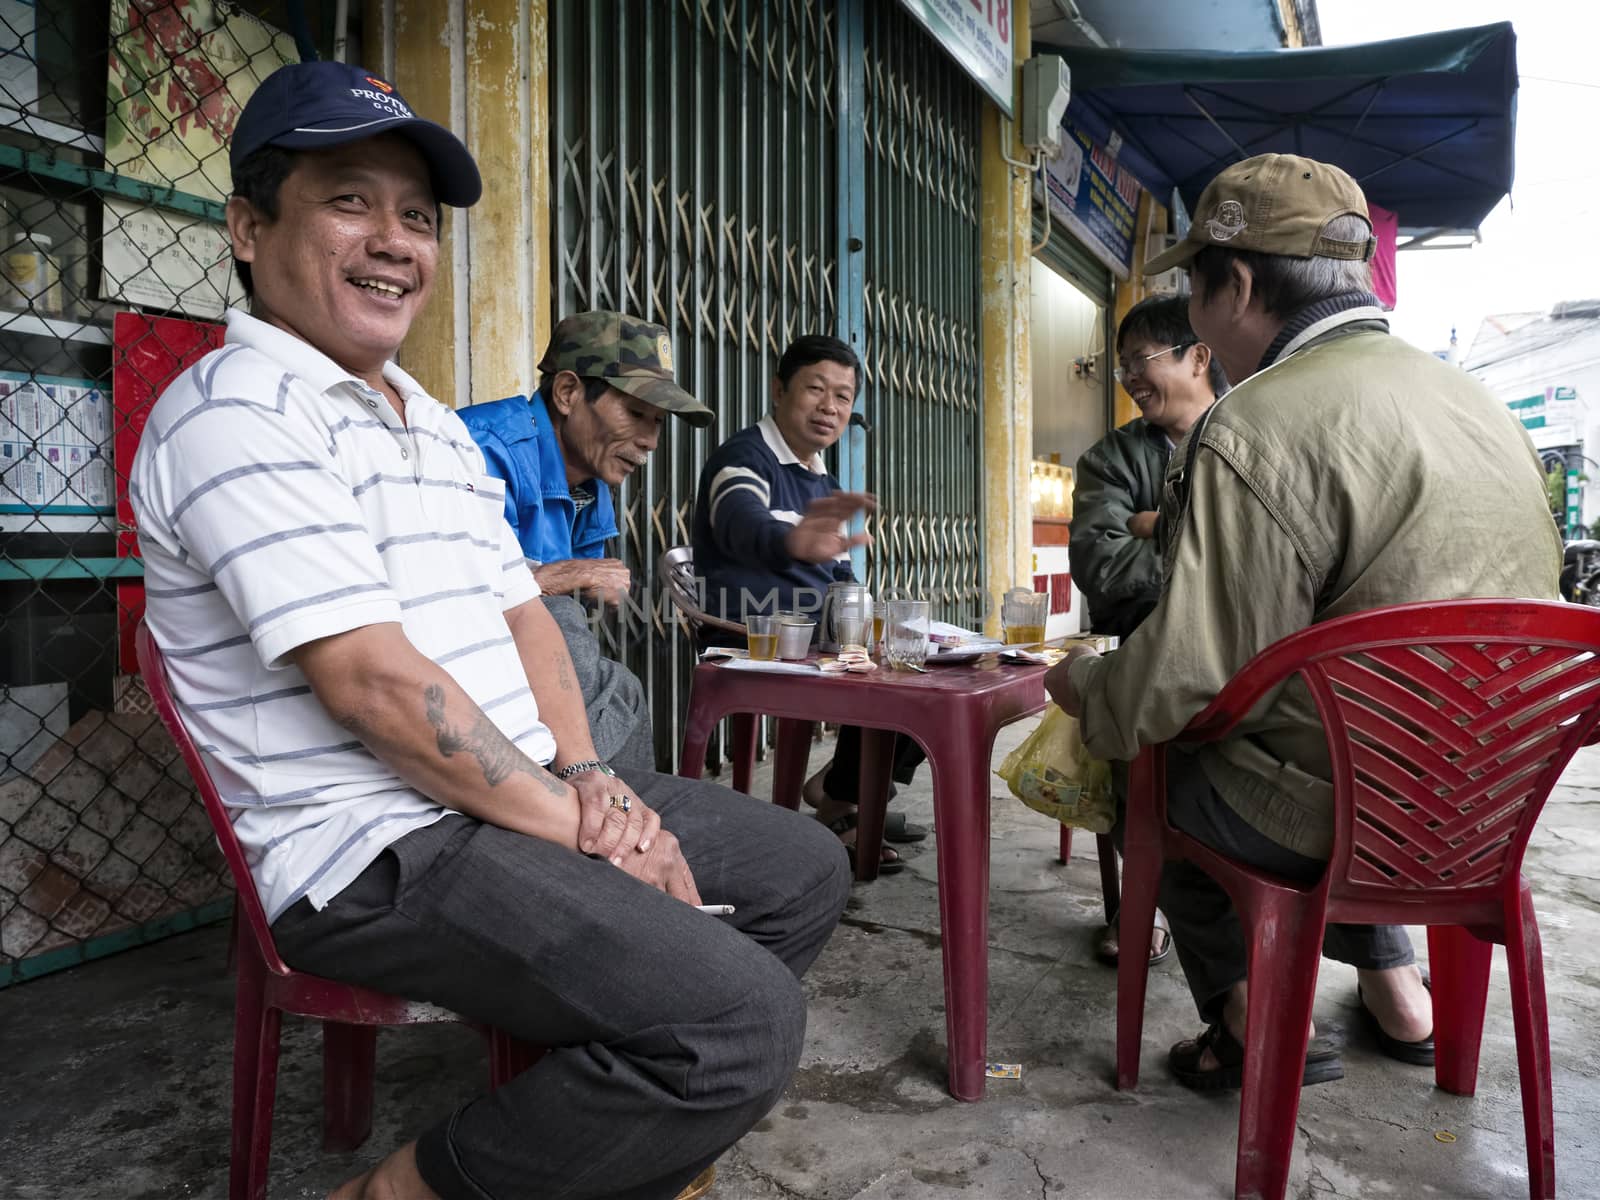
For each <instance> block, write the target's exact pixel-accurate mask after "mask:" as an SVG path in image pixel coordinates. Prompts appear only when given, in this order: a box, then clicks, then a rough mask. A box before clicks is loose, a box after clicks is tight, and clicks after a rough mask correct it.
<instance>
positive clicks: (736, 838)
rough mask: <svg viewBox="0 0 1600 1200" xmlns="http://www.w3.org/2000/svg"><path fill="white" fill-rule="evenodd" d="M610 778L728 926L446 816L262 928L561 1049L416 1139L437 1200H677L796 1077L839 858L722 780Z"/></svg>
mask: <svg viewBox="0 0 1600 1200" xmlns="http://www.w3.org/2000/svg"><path fill="white" fill-rule="evenodd" d="M621 774H622V776H623V778H624V779H626V780H627V782H628V783H629V784H630V785H631V786H632V787H633V788H634V790H635V791H637V792H638V794H639V795H640V796H641V797H642V798H643V799H644V801H645V803H647V804H649V805H650V806H651V807H652V808H654V809H655V810H656V811H657V812H659V813H660V814H661V819H662V822H663V824H664V825H665V827H666V828H668V829H670V830H672V831H673V833H675V834H676V835H677V837H678V839H679V841H680V842H681V844H682V846H683V849H684V853H685V857H686V858H687V859H688V861H689V865H690V867H691V868H692V870H693V871H694V875H695V882H696V884H697V885H698V887H699V889H700V894H701V897H702V898H703V899H704V900H705V901H706V903H708V904H710V903H726V904H732V905H735V906H736V907H737V910H738V911H737V912H736V913H735V915H733V916H732V917H714V916H710V915H708V914H706V913H702V912H697V911H695V910H694V909H693V908H691V907H689V906H688V905H687V904H684V903H683V902H682V901H680V900H675V899H672V898H671V897H669V896H667V895H666V894H665V893H663V892H658V891H656V890H655V889H653V888H651V887H648V886H646V885H645V884H642V883H639V882H638V881H637V880H635V879H633V878H631V877H630V876H628V875H626V874H624V873H623V872H622V871H620V870H618V869H617V868H615V867H613V866H611V865H610V864H609V863H607V862H604V861H596V860H593V859H590V858H586V857H584V856H583V855H580V854H578V853H576V852H574V851H572V850H567V849H564V848H562V847H560V846H557V845H555V844H553V843H550V842H545V841H541V840H539V839H537V838H532V837H528V836H526V835H523V834H517V833H511V832H509V831H508V830H505V829H501V828H499V827H497V826H493V825H485V824H482V823H480V822H477V821H474V820H471V819H469V818H467V817H463V816H460V815H457V814H452V815H450V816H447V817H445V818H444V819H442V820H441V821H439V822H437V823H436V824H434V825H432V826H430V827H428V828H427V829H421V830H418V831H416V832H415V833H411V834H408V835H407V836H405V837H404V838H402V839H400V841H398V842H396V843H394V844H393V845H392V846H391V847H390V848H389V849H388V850H386V851H385V852H384V853H383V854H382V855H381V856H380V857H379V858H378V859H377V860H376V861H375V862H374V863H373V864H372V865H371V866H370V867H369V868H368V869H367V870H366V871H365V872H364V873H363V874H362V875H361V876H360V877H358V878H357V879H356V881H355V882H354V883H352V884H351V885H350V886H349V887H347V888H346V889H345V890H344V891H342V892H341V893H339V895H338V896H336V897H335V898H334V899H333V901H332V902H331V903H330V904H329V905H328V906H327V907H325V908H324V909H322V911H320V912H317V911H315V910H313V909H312V908H311V906H310V904H309V903H308V902H307V901H304V900H302V901H301V902H300V903H298V904H296V905H294V906H293V907H292V908H290V909H289V910H288V911H287V912H285V913H284V914H283V915H282V916H281V917H279V918H278V921H277V922H276V924H275V925H274V926H273V932H274V935H275V936H276V939H277V943H278V949H279V952H280V953H281V954H282V955H283V957H284V959H285V960H286V961H287V962H288V963H290V964H291V965H293V966H294V967H296V968H299V969H301V970H305V971H310V972H314V973H316V974H319V975H324V976H328V977H331V978H334V979H340V980H344V981H347V982H350V983H358V984H363V985H365V986H368V987H374V988H378V989H379V990H382V991H385V992H391V993H394V994H397V995H402V996H406V997H408V998H411V999H417V1000H427V1001H431V1002H433V1003H435V1004H440V1005H443V1006H444V1007H446V1008H449V1009H451V1010H453V1011H455V1012H458V1013H461V1014H462V1015H463V1016H467V1017H470V1018H472V1019H473V1020H476V1021H481V1022H483V1023H485V1024H488V1025H493V1026H495V1027H496V1028H499V1029H503V1030H505V1031H506V1032H508V1033H510V1034H512V1035H513V1036H515V1037H517V1038H519V1039H521V1040H523V1041H526V1042H530V1043H533V1044H535V1045H540V1046H548V1047H551V1050H550V1053H549V1054H547V1055H546V1056H545V1057H544V1058H543V1059H542V1060H541V1061H540V1062H539V1063H537V1064H536V1065H535V1066H534V1067H532V1068H531V1069H530V1070H528V1071H526V1072H524V1073H523V1074H522V1075H520V1076H519V1077H517V1078H516V1079H514V1080H513V1081H511V1082H510V1083H509V1084H507V1085H506V1086H504V1087H501V1088H500V1089H499V1090H497V1091H495V1092H492V1093H488V1094H486V1095H482V1096H479V1097H477V1098H475V1099H473V1100H470V1101H468V1102H467V1103H466V1104H464V1105H463V1106H461V1107H460V1108H458V1109H457V1110H456V1111H455V1112H454V1113H452V1114H450V1115H449V1116H447V1117H446V1118H445V1119H444V1120H442V1121H440V1122H439V1123H438V1124H437V1125H435V1126H434V1127H433V1128H431V1129H429V1130H427V1131H426V1132H424V1133H423V1134H422V1136H421V1138H420V1140H419V1142H418V1147H417V1165H418V1168H419V1169H420V1170H421V1172H422V1176H423V1179H424V1180H425V1181H426V1182H427V1184H428V1186H429V1187H431V1188H432V1189H433V1190H434V1191H436V1192H438V1193H439V1194H440V1195H441V1196H443V1197H445V1200H488V1198H493V1200H514V1198H518V1197H526V1198H529V1200H531V1198H533V1197H538V1198H539V1200H555V1198H557V1197H559V1198H561V1200H578V1198H580V1197H581V1198H589V1197H593V1198H599V1197H608V1198H613V1200H658V1198H659V1200H668V1198H670V1197H673V1196H675V1195H677V1193H678V1192H679V1191H680V1190H681V1189H682V1188H683V1187H684V1185H685V1184H687V1183H688V1182H689V1181H690V1180H691V1179H693V1178H694V1176H695V1175H696V1174H697V1173H698V1172H699V1171H701V1170H703V1169H704V1168H705V1166H706V1165H707V1164H708V1163H710V1162H713V1161H714V1160H715V1159H716V1158H717V1156H718V1155H720V1154H721V1153H722V1152H723V1151H724V1150H726V1149H727V1148H728V1147H729V1146H731V1145H732V1144H733V1143H734V1142H736V1141H737V1140H738V1139H739V1138H740V1137H741V1136H743V1134H744V1133H745V1132H746V1131H747V1130H749V1129H750V1127H751V1126H752V1125H754V1124H755V1123H756V1122H757V1121H759V1120H760V1119H761V1118H762V1117H763V1116H765V1115H766V1113H767V1112H768V1110H770V1109H771V1107H772V1105H773V1104H774V1103H776V1101H777V1099H778V1097H779V1095H780V1094H781V1093H782V1091H783V1089H784V1087H785V1086H786V1085H787V1084H788V1081H789V1077H790V1075H791V1074H792V1073H793V1071H794V1068H795V1064H796V1063H797V1061H798V1060H799V1056H800V1049H801V1043H802V1041H803V1040H804V1035H805V1016H806V1003H805V996H804V994H803V992H802V990H801V988H800V984H799V976H800V975H801V974H802V973H803V972H804V971H805V969H806V968H807V967H808V966H809V965H810V964H811V961H812V959H814V958H815V957H816V955H817V953H818V952H819V951H820V950H821V949H822V946H823V944H824V943H825V942H826V941H827V940H828V937H829V935H830V934H831V933H832V932H833V928H834V925H835V924H836V923H837V922H838V919H839V915H840V913H841V912H842V911H843V909H844V903H845V898H846V896H847V895H848V894H849V888H850V870H849V861H848V859H847V858H846V856H845V852H844V849H843V847H841V846H840V845H839V841H838V839H837V838H835V837H834V836H833V835H832V834H830V833H829V832H828V831H827V830H826V829H824V828H823V827H822V826H821V825H820V824H818V823H817V822H816V821H811V820H807V819H805V818H803V817H800V816H798V815H797V814H795V813H791V812H789V811H788V810H786V809H783V808H778V807H775V806H773V805H770V804H766V803H762V802H760V801H757V800H753V799H751V798H750V797H748V796H743V795H740V794H737V793H735V792H731V791H729V790H728V789H726V788H723V787H719V786H717V785H715V784H710V783H702V782H700V781H697V780H687V779H678V778H676V777H674V776H669V775H656V774H654V773H652V772H647V771H635V770H624V771H623V772H621Z"/></svg>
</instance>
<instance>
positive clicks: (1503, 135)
mask: <svg viewBox="0 0 1600 1200" xmlns="http://www.w3.org/2000/svg"><path fill="white" fill-rule="evenodd" d="M1037 49H1039V50H1041V51H1048V50H1049V47H1043V46H1041V47H1037ZM1053 52H1054V53H1059V54H1061V55H1062V56H1063V57H1065V58H1066V60H1067V62H1068V64H1069V65H1070V67H1071V69H1072V103H1071V105H1070V106H1069V108H1068V110H1067V115H1068V117H1069V119H1071V120H1073V121H1074V122H1075V123H1076V124H1077V125H1078V126H1079V127H1080V128H1082V129H1083V130H1084V131H1085V132H1086V133H1088V134H1090V135H1091V136H1093V137H1095V138H1097V139H1098V140H1100V141H1101V142H1102V143H1105V142H1108V141H1109V140H1110V139H1111V135H1112V134H1113V132H1115V133H1117V134H1120V135H1121V137H1122V148H1121V151H1120V155H1119V157H1120V160H1121V162H1122V163H1123V165H1124V166H1126V167H1128V168H1129V169H1130V170H1131V171H1132V172H1133V173H1134V174H1135V175H1136V176H1137V177H1138V178H1139V180H1140V182H1142V183H1143V184H1144V185H1145V186H1146V187H1147V188H1149V189H1150V190H1151V191H1152V192H1154V193H1155V194H1156V195H1157V196H1161V197H1166V196H1170V195H1171V192H1172V189H1173V188H1176V189H1177V190H1178V192H1179V193H1180V194H1181V195H1182V197H1183V200H1184V203H1185V204H1186V205H1187V206H1188V207H1189V208H1190V210H1191V211H1192V210H1193V207H1194V204H1195V201H1196V200H1197V199H1198V197H1199V195H1200V192H1201V190H1202V189H1203V188H1204V187H1205V185H1206V184H1207V183H1208V182H1209V181H1210V180H1211V178H1212V177H1213V176H1214V175H1215V174H1216V173H1217V172H1218V171H1220V170H1221V169H1222V168H1223V167H1225V166H1227V165H1228V164H1229V163H1231V162H1237V161H1238V160H1239V159H1242V158H1248V157H1250V156H1251V155H1255V154H1264V153H1268V152H1271V151H1276V152H1280V153H1293V154H1303V155H1306V156H1308V157H1310V158H1316V159H1321V160H1322V161H1324V162H1331V163H1334V164H1336V165H1338V166H1340V167H1343V168H1344V169H1345V170H1346V171H1348V172H1349V173H1350V174H1351V175H1352V176H1354V177H1355V179H1356V180H1357V181H1358V182H1359V183H1360V184H1361V186H1362V189H1363V190H1364V191H1365V192H1366V194H1367V197H1368V199H1370V200H1372V201H1373V202H1374V203H1377V204H1380V205H1382V206H1383V207H1384V208H1387V209H1390V210H1392V211H1394V212H1396V213H1398V214H1399V217H1400V223H1401V226H1402V227H1403V228H1404V229H1405V230H1407V231H1413V232H1416V231H1432V230H1472V229H1476V228H1477V226H1478V224H1479V222H1481V221H1482V220H1483V218H1484V217H1485V216H1486V215H1487V214H1488V212H1489V210H1490V209H1492V208H1493V207H1494V206H1495V205H1496V204H1498V203H1499V202H1500V199H1501V198H1502V197H1503V196H1504V195H1505V194H1506V193H1507V192H1508V191H1510V189H1511V179H1512V173H1513V160H1514V148H1515V132H1516V94H1517V65H1516V34H1515V33H1514V32H1513V31H1512V28H1511V25H1510V23H1509V22H1502V23H1500V24H1496V25H1484V26H1479V27H1477V28H1472V29H1455V30H1448V31H1445V32H1442V33H1430V34H1423V35H1421V36H1419V37H1407V38H1396V39H1393V40H1390V41H1383V42H1371V43H1367V44H1364V45H1355V46H1329V47H1313V48H1308V49H1298V50H1264V51H1247V52H1239V53H1217V52H1206V53H1188V52H1181V51H1149V50H1147V51H1132V50H1096V49H1077V48H1067V49H1062V50H1057V51H1053Z"/></svg>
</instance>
